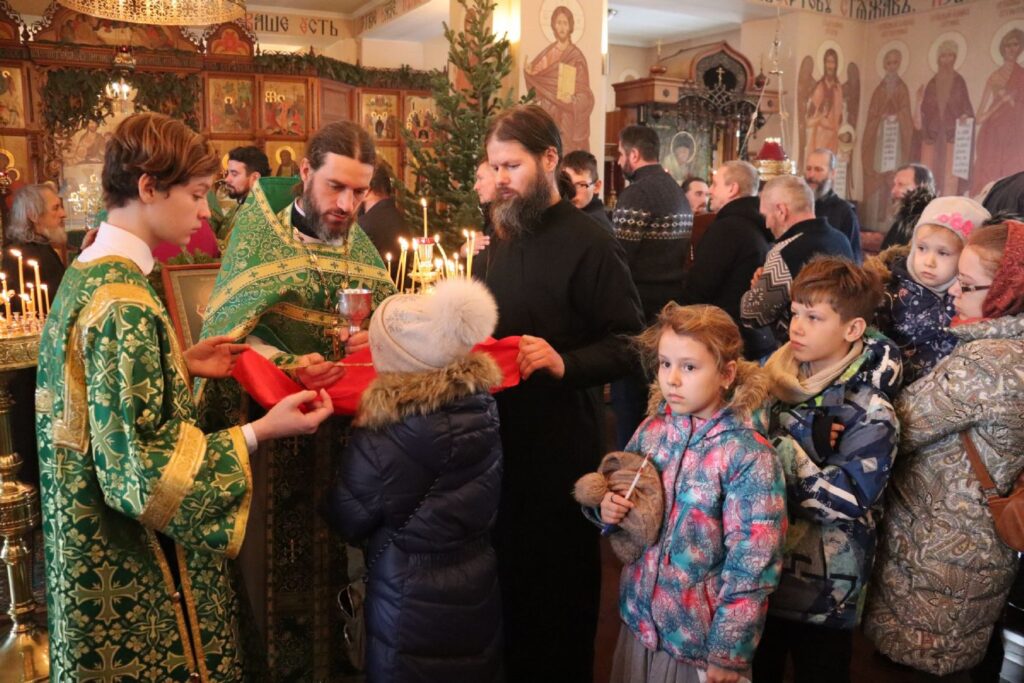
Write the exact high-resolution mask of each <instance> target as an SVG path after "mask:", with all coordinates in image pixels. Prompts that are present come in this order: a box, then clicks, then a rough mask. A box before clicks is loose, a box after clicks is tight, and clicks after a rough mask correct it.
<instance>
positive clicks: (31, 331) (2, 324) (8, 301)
mask: <svg viewBox="0 0 1024 683" xmlns="http://www.w3.org/2000/svg"><path fill="white" fill-rule="evenodd" d="M8 251H9V253H10V254H11V256H13V257H14V258H16V259H18V289H17V291H15V290H13V289H8V283H7V273H2V272H0V305H2V306H3V313H2V315H0V339H17V338H21V337H25V336H37V335H38V334H39V333H40V331H42V329H43V322H44V320H45V319H46V315H47V314H48V313H49V311H50V291H49V287H48V286H47V285H45V284H43V283H42V282H41V280H40V276H39V262H38V261H36V260H35V259H28V260H25V258H24V256H23V255H22V253H21V251H20V250H18V249H9V250H8ZM26 265H27V266H28V267H29V268H30V269H31V273H32V275H33V280H34V282H33V281H29V282H25V266H26Z"/></svg>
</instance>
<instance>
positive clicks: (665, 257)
mask: <svg viewBox="0 0 1024 683" xmlns="http://www.w3.org/2000/svg"><path fill="white" fill-rule="evenodd" d="M658 149H659V143H658V134H657V133H656V132H655V131H654V129H653V128H647V127H646V126H626V127H625V128H624V129H623V130H622V132H621V133H620V134H619V161H618V163H619V166H620V167H621V168H622V172H623V174H625V176H626V180H628V181H629V183H630V184H629V186H628V187H626V188H625V189H624V190H623V191H622V193H621V194H620V195H619V201H618V203H616V205H615V213H614V214H612V224H613V225H614V226H615V237H617V238H618V240H619V243H620V244H621V245H622V246H623V248H624V249H625V250H626V262H627V263H628V264H629V269H630V272H631V273H632V274H633V282H635V283H636V288H637V291H638V292H639V293H640V302H641V304H642V305H643V312H644V321H645V322H646V323H651V322H653V321H654V318H655V317H656V316H657V315H658V311H660V310H661V309H662V307H663V306H664V305H665V304H667V303H668V302H669V301H677V300H678V299H679V298H680V297H681V296H682V294H683V264H684V263H685V261H686V257H687V252H688V251H689V249H690V234H691V231H692V230H693V211H692V210H691V209H690V202H689V201H687V199H686V195H685V194H684V193H683V189H682V188H681V187H679V186H678V185H676V181H675V180H674V179H673V178H672V176H670V175H669V174H668V173H667V172H666V171H665V169H664V168H662V166H661V164H659V163H658ZM649 383H650V382H649V380H648V378H647V377H646V375H645V374H644V372H643V370H642V369H641V368H640V367H639V365H638V366H637V368H636V369H635V370H634V371H633V372H632V373H630V375H629V376H628V377H626V378H624V379H623V380H622V381H620V382H617V383H615V384H613V385H612V409H613V410H614V411H615V427H616V436H617V439H618V447H619V448H620V449H621V448H624V447H625V445H626V442H627V441H629V437H631V436H632V435H633V432H634V431H636V428H637V426H638V425H639V424H640V422H641V421H642V420H643V418H644V414H645V413H646V411H647V387H648V385H649Z"/></svg>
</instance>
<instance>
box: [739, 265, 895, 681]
mask: <svg viewBox="0 0 1024 683" xmlns="http://www.w3.org/2000/svg"><path fill="white" fill-rule="evenodd" d="M881 295H882V286H881V282H880V281H879V279H878V277H877V276H876V275H875V274H873V273H870V272H868V271H865V270H864V269H863V268H861V267H860V266H857V265H854V264H853V263H851V262H850V261H848V260H846V259H842V258H837V257H820V258H817V259H815V260H813V261H811V262H810V263H809V264H808V265H807V266H805V267H804V269H803V270H802V271H801V272H800V275H799V276H798V277H797V278H796V280H795V281H794V282H793V287H792V305H791V307H792V320H791V322H790V326H789V339H790V340H789V342H788V343H787V344H785V345H784V346H783V347H782V348H780V349H779V350H778V351H776V352H775V353H774V354H773V355H772V356H771V358H769V360H768V363H767V365H766V366H765V369H766V370H767V371H768V373H769V376H770V378H771V393H772V395H773V396H774V397H775V399H777V400H776V401H775V402H774V403H773V404H772V406H771V410H770V417H771V426H770V433H769V436H770V438H771V440H772V442H773V445H774V446H775V451H776V454H777V455H778V457H779V460H780V462H781V463H782V470H783V473H784V474H785V477H786V494H787V507H788V510H789V533H788V535H787V538H786V547H785V554H784V557H783V563H782V578H781V581H780V582H779V587H778V589H777V590H776V592H775V593H774V594H773V595H772V597H771V599H770V601H769V604H768V620H767V622H766V624H765V632H764V636H763V639H762V641H761V644H760V646H759V647H758V651H757V655H756V657H755V659H754V683H781V682H782V680H783V672H784V670H785V667H786V660H787V658H788V657H789V656H792V657H793V668H794V672H795V674H796V677H795V681H796V683H804V682H812V681H813V682H815V683H818V682H822V681H828V682H829V683H847V682H848V681H849V680H850V671H849V670H850V657H851V649H852V642H853V628H854V626H856V624H857V621H858V619H859V616H860V612H861V608H862V605H863V598H864V584H865V582H866V581H867V580H868V578H869V577H870V575H871V562H872V559H873V557H874V553H875V524H876V522H877V517H878V515H879V513H880V511H881V503H882V500H881V499H882V492H883V491H884V489H885V485H886V483H887V482H888V480H889V473H890V471H891V467H892V462H893V458H894V456H895V455H896V445H897V442H898V436H899V425H898V422H897V419H896V413H895V411H894V410H893V407H892V404H891V403H890V401H891V399H892V397H893V396H894V394H895V392H896V390H897V389H898V388H899V384H900V375H901V364H900V356H899V350H898V349H897V348H896V346H895V345H894V344H893V343H892V342H891V341H889V340H888V339H887V338H886V337H884V336H882V335H881V334H879V333H877V332H875V331H874V330H868V329H867V322H866V321H867V320H870V319H871V316H872V315H873V313H874V311H875V308H876V307H877V305H878V303H879V300H880V298H881Z"/></svg>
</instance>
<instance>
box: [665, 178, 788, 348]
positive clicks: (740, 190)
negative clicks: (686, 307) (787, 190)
mask: <svg viewBox="0 0 1024 683" xmlns="http://www.w3.org/2000/svg"><path fill="white" fill-rule="evenodd" d="M757 185H758V177H757V169H755V168H754V167H753V166H752V165H750V164H748V163H747V162H746V161H727V162H725V163H724V164H722V166H720V167H719V169H718V171H717V172H716V173H715V177H714V179H713V180H712V181H711V192H710V194H711V210H712V211H715V212H716V215H715V220H714V222H713V223H711V225H710V226H708V229H707V232H705V233H704V236H703V237H702V238H701V240H700V243H699V244H698V245H697V249H696V253H695V254H694V258H693V265H692V266H690V270H689V272H687V274H686V286H685V287H684V288H683V294H682V297H681V298H680V300H679V303H681V304H711V305H713V306H718V307H719V308H721V309H723V310H724V311H725V312H726V313H728V314H729V315H731V316H732V318H733V320H735V321H736V324H737V325H740V298H741V297H742V296H743V293H744V292H746V291H747V289H748V288H749V287H750V279H751V278H752V277H753V276H754V272H755V271H756V270H757V269H758V268H760V267H761V265H762V264H763V263H764V258H765V256H766V255H767V254H768V240H769V238H770V234H769V233H768V230H767V228H765V225H764V216H762V215H761V213H760V211H759V210H758V209H759V207H760V203H759V201H758V199H757ZM741 330H743V328H742V327H741ZM744 344H745V345H746V346H748V347H750V346H751V344H752V342H751V340H749V339H744Z"/></svg>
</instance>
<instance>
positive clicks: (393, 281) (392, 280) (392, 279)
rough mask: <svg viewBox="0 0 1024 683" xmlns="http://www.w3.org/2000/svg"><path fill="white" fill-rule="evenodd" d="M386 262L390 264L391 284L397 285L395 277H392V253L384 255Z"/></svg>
mask: <svg viewBox="0 0 1024 683" xmlns="http://www.w3.org/2000/svg"><path fill="white" fill-rule="evenodd" d="M384 260H386V261H387V262H388V278H390V279H391V284H394V283H395V279H394V276H392V275H391V252H390V251H389V252H388V253H386V254H384Z"/></svg>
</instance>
